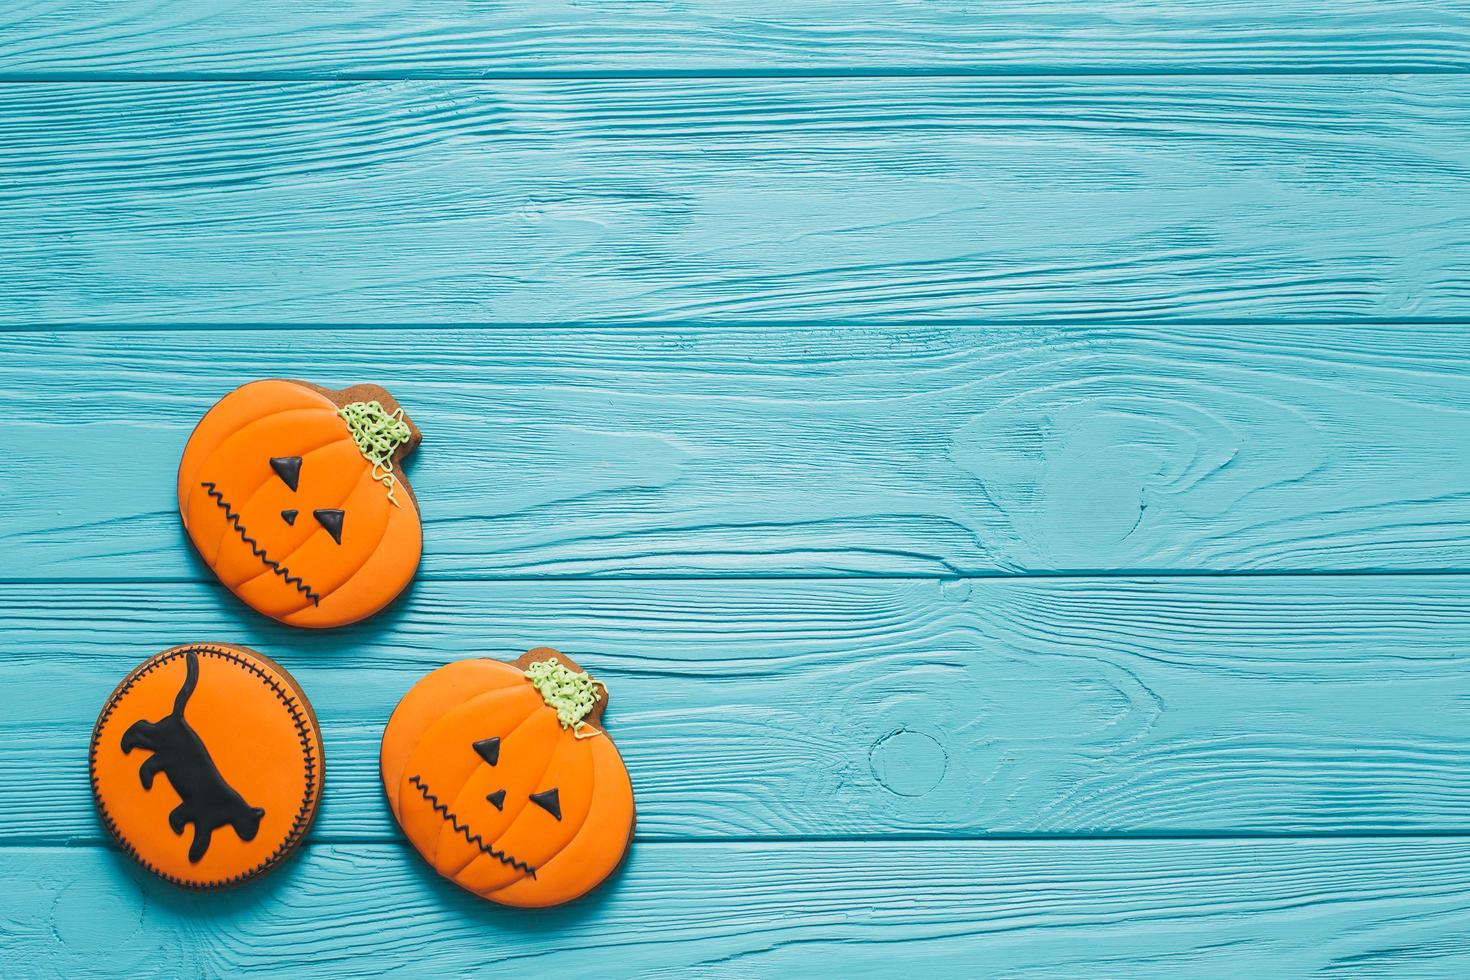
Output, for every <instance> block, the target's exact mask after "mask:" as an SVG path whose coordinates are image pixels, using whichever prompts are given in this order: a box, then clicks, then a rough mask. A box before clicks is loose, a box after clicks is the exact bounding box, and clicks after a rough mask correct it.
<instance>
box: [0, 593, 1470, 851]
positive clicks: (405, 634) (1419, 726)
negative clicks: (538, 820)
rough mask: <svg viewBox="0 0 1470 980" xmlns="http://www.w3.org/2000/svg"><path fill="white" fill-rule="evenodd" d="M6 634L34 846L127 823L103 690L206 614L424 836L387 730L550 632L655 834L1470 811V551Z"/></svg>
mask: <svg viewBox="0 0 1470 980" xmlns="http://www.w3.org/2000/svg"><path fill="white" fill-rule="evenodd" d="M0 635H4V636H5V637H6V638H7V639H6V656H5V658H4V660H3V661H0V690H4V691H5V692H6V704H7V709H6V712H5V716H4V718H3V719H0V741H3V744H4V745H5V746H6V752H5V755H6V764H5V777H4V780H3V782H0V838H3V839H4V840H5V841H9V842H11V843H14V842H17V841H32V842H42V841H46V842H53V843H59V842H78V841H93V842H95V841H97V840H100V839H102V838H101V831H100V830H99V828H98V826H97V822H96V817H95V815H94V813H93V810H92V804H91V797H90V793H89V790H88V785H87V779H86V764H85V759H86V748H87V740H88V737H89V734H90V731H91V727H92V723H93V721H94V720H95V718H96V714H97V711H98V710H99V708H100V707H101V705H102V703H103V701H105V700H106V698H107V695H108V693H109V692H110V691H111V690H112V687H113V686H114V685H115V684H116V683H117V681H118V680H119V679H120V678H121V677H123V676H124V675H125V674H126V672H127V671H128V670H129V669H131V668H132V667H133V666H134V665H135V664H136V663H138V662H140V661H142V660H143V659H144V658H146V657H147V656H149V655H151V654H152V653H154V652H156V651H157V650H160V649H163V648H165V647H167V646H169V645H172V644H176V643H180V642H188V641H190V640H196V639H197V640H210V639H214V640H228V641H231V642H240V643H244V644H246V645H248V646H251V647H254V648H257V649H259V650H260V651H261V652H262V653H265V654H266V655H267V656H270V657H273V658H276V659H278V660H280V661H281V662H282V663H283V664H284V665H285V666H286V667H287V668H288V669H290V670H291V671H292V672H293V674H294V675H295V676H296V678H297V679H298V680H299V681H300V682H301V684H302V685H303V687H304V688H305V690H306V692H307V694H308V695H309V696H310V697H311V699H312V701H313V703H314V705H315V708H316V711H317V714H318V716H319V718H320V719H321V724H322V731H323V735H324V738H325V745H326V757H327V776H326V779H327V791H326V794H325V797H324V801H323V805H322V813H321V819H320V822H319V823H318V825H317V828H316V831H315V833H316V835H317V838H318V839H325V840H335V841H352V840H368V841H384V840H395V839H397V834H396V832H395V830H394V829H393V827H392V824H391V822H390V820H389V818H388V817H387V815H386V813H385V811H384V806H383V802H382V795H381V788H380V785H379V781H378V772H377V754H378V744H379V739H380V737H381V734H382V728H383V725H384V724H385V722H386V720H387V718H388V715H389V714H390V712H391V711H392V708H393V706H394V705H395V704H396V703H397V701H398V699H399V698H400V697H401V696H402V694H403V693H404V692H405V691H406V690H407V689H408V688H409V687H410V686H411V685H412V684H413V683H414V681H416V680H417V679H418V678H419V677H420V676H421V675H422V674H423V673H425V672H427V671H428V670H429V669H431V668H432V667H435V666H438V665H439V664H441V663H444V662H447V661H449V660H454V659H459V658H462V657H467V656H492V657H496V658H499V659H505V660H509V659H513V658H514V657H516V656H517V655H519V654H520V653H523V652H524V651H525V650H527V649H530V648H531V647H534V646H537V645H541V644H553V645H555V646H557V647H558V648H560V649H563V650H565V651H567V652H568V653H569V654H571V655H572V656H573V657H574V658H575V659H576V660H577V662H578V663H580V664H582V665H583V666H584V667H586V668H587V669H588V670H589V671H591V672H592V674H593V675H594V676H596V677H598V678H600V679H601V680H603V681H604V682H605V683H607V684H608V685H609V688H610V689H611V692H612V695H611V706H610V709H609V712H608V723H609V726H610V730H611V731H612V733H613V735H614V738H615V739H616V741H617V744H618V746H619V748H620V750H621V751H622V753H623V755H624V757H625V758H626V759H627V762H628V768H629V770H630V772H631V773H632V776H633V783H634V787H635V790H636V793H637V796H638V835H639V837H640V839H643V840H680V839H689V838H713V839H728V838H732V837H733V838H742V839H743V838H761V839H773V838H809V839H825V838H852V837H873V838H888V837H895V836H915V835H919V836H925V837H955V836H959V837H977V836H983V835H1082V834H1100V835H1116V836H1121V835H1139V834H1148V835H1183V834H1206V835H1212V834H1261V835H1268V834H1287V833H1321V834H1343V833H1370V832H1371V833H1406V832H1434V833H1451V832H1454V833H1463V832H1465V831H1467V830H1470V821H1467V816H1466V815H1467V813H1470V769H1467V767H1466V766H1465V765H1464V762H1463V760H1464V759H1465V757H1466V754H1467V752H1470V711H1467V709H1466V705H1470V674H1467V672H1466V671H1465V668H1464V659H1463V655H1464V644H1465V637H1466V636H1470V577H1462V576H1432V577H1414V576H1390V577H1383V578H1376V577H1362V576H1329V577H1315V578H1287V577H1275V578H1244V579H1212V578H1207V577H1204V578H1180V579H1172V580H1167V581H1148V580H1137V581H1133V580H1106V581H1085V580H1070V579H1069V580H1049V581H1040V580H987V581H974V582H959V583H940V582H933V581H922V580H919V581H872V580H865V581H848V582H842V581H826V582H821V581H766V582H749V581H745V582H720V583H710V582H621V583H615V582H602V583H598V582H573V581H568V582H545V583H532V582H522V583H429V582H421V583H419V584H418V585H417V586H416V587H415V588H414V590H413V592H412V594H411V595H410V596H409V597H408V599H407V600H406V601H405V602H404V603H403V604H401V605H400V606H397V607H395V608H394V609H393V610H391V611H390V612H389V613H388V614H386V618H383V617H380V618H379V619H378V620H374V621H373V622H371V623H366V624H362V625H360V626H355V627H350V628H347V629H344V630H338V631H332V632H330V633H325V634H321V633H310V634H308V633H305V632H304V631H300V630H291V629H288V628H286V627H282V626H277V625H275V624H272V623H270V622H269V621H267V620H264V619H262V618H260V617H256V616H253V615H251V614H249V613H248V612H246V611H244V610H242V609H240V608H239V607H238V605H237V604H236V603H234V602H233V601H232V600H231V599H230V598H229V597H228V596H227V595H225V594H224V593H223V592H222V590H221V589H219V588H218V587H208V588H206V587H205V586H200V585H183V586H168V585H151V586H150V585H124V584H117V585H91V586H66V587H61V588H58V587H48V586H15V585H11V586H4V587H0ZM38 799H42V800H45V801H46V805H45V806H43V807H38V806H37V805H36V801H37V800H38Z"/></svg>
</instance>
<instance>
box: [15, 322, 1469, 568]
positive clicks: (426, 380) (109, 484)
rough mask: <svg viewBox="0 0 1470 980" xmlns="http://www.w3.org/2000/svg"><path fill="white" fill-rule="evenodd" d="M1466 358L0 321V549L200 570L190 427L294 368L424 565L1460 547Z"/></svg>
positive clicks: (629, 333) (1262, 332)
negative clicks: (344, 434) (365, 409)
mask: <svg viewBox="0 0 1470 980" xmlns="http://www.w3.org/2000/svg"><path fill="white" fill-rule="evenodd" d="M1467 361H1470V330H1467V329H1466V328H1465V327H1464V326H1463V325H1461V324H1452V325H1448V326H1444V327H1428V326H1410V325H1402V324H1400V325H1391V326H1385V327H1373V328H1368V327H1356V328H1355V327H1340V326H1306V327H1297V328H1285V327H1266V326H1242V325H1229V326H1201V325H1190V326H1159V325H1153V326H1149V325H1136V324H1135V325H1115V326H1056V325H1049V326H1040V325H1038V326H1027V327H1024V328H1023V327H1008V328H996V329H967V328H960V327H942V328H941V327H912V326H904V327H886V328H881V329H880V328H874V329H833V330H784V329H776V328H767V329H746V328H735V327H733V326H732V327H711V328H705V329H693V328H681V327H665V328H646V329H642V328H640V329H635V328H632V327H610V328H605V329H590V328H576V329H502V330H484V329H473V328H453V329H450V328H435V329H383V330H351V329H331V330H306V329H289V330H275V331H271V330H264V331H231V330H207V331H186V332H154V331H150V332H132V333H129V332H120V331H99V332H70V333H59V334H53V333H28V332H13V333H5V334H0V363H3V364H5V370H4V377H3V381H0V417H3V418H5V419H7V420H8V422H7V424H6V425H5V426H0V453H3V455H4V457H5V458H6V459H7V460H8V461H9V465H8V466H6V467H4V468H3V469H0V497H3V498H4V499H5V501H6V507H5V513H4V517H3V520H0V547H3V549H4V552H5V554H6V555H7V556H8V561H7V564H6V568H5V570H4V574H5V576H6V577H8V578H10V579H12V580H17V579H19V580H25V579H34V578H41V579H48V580H49V579H97V578H112V579H123V580H140V579H160V578H161V579H184V580H188V579H193V580H200V579H208V578H209V577H210V576H209V573H208V572H207V570H204V569H203V568H201V567H200V566H199V564H198V563H197V561H196V560H195V559H194V557H193V553H192V551H191V549H190V548H189V547H188V545H187V542H186V541H185V539H184V537H183V535H182V532H181V531H180V529H179V527H178V519H177V514H176V504H175V500H174V480H173V474H174V472H175V470H176V468H177V464H178V459H179V456H180V454H181V452H182V450H183V446H184V443H185V441H186V439H187V437H188V433H189V432H190V430H191V428H192V426H193V425H194V424H195V422H197V420H198V419H199V417H200V416H201V415H202V414H203V413H204V412H205V411H206V410H207V408H208V407H209V405H211V404H212V403H213V402H214V400H215V399H217V398H218V397H220V396H221V395H223V394H224V393H225V392H226V391H229V390H230V389H232V388H233V387H235V386H236V385H238V384H241V383H243V382H245V381H247V380H250V379H252V378H257V377H269V376H287V377H292V376H295V377H304V378H307V379H310V380H315V381H318V382H321V383H326V384H330V385H333V386H345V385H348V384H352V383H355V382H360V381H374V382H379V383H382V384H385V385H387V386H388V387H389V388H390V389H391V390H392V391H393V392H395V394H396V395H397V396H398V397H399V399H400V400H401V401H402V402H403V404H404V405H406V406H407V407H408V411H409V413H410V415H412V416H413V418H414V419H415V420H416V421H417V422H418V423H419V425H420V426H421V427H422V428H423V430H424V432H425V433H426V440H425V442H424V444H423V447H422V448H421V449H420V450H419V452H418V454H417V458H416V459H415V460H413V461H411V462H410V464H409V468H408V472H409V474H410V477H411V479H412V481H413V484H414V487H415V489H416V491H417V493H418V495H419V499H420V500H421V502H422V504H423V509H424V513H425V515H426V520H427V525H426V532H425V534H426V554H425V558H424V566H423V568H422V571H421V575H422V577H425V578H446V577H448V578H459V579H463V578H485V577H491V578H505V577H546V576H558V577H565V576H588V575H596V576H649V575H665V576H669V575H672V576H679V577H688V576H722V577H738V576H752V575H873V574H876V575H915V576H940V577H944V576H954V575H968V574H976V573H980V574H994V573H1006V574H1011V573H1029V572H1055V571H1068V572H1087V573H1091V572H1094V571H1107V572H1117V571H1132V572H1138V571H1155V570H1172V571H1199V570H1230V571H1240V570H1262V569H1270V570H1297V571H1324V570H1325V571H1344V570H1356V569H1396V570H1403V569H1435V570H1447V569H1448V570H1453V569H1465V568H1467V567H1470V534H1467V533H1466V532H1467V530H1470V457H1467V455H1466V454H1465V453H1464V451H1463V444H1464V439H1463V435H1464V433H1465V432H1466V431H1470V372H1467V371H1466V370H1465V365H1466V363H1467ZM324 371H325V372H326V373H324Z"/></svg>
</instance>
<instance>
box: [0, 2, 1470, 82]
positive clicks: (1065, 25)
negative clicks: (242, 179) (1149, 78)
mask: <svg viewBox="0 0 1470 980" xmlns="http://www.w3.org/2000/svg"><path fill="white" fill-rule="evenodd" d="M1467 65H1470V11H1467V9H1466V7H1465V5H1464V4H1463V3H1458V2H1454V0H1416V2H1414V3H1402V2H1393V0H1340V2H1337V3H1334V4H1332V5H1331V6H1329V7H1323V6H1322V5H1320V4H1309V3H1305V2H1303V0H1264V2H1241V0H1230V2H1220V3H1210V4H1200V3H1190V2H1188V0H1165V2H1157V3H1149V4H1139V3H1136V2H1132V0H1091V2H1081V0H997V2H992V3H986V4H984V5H983V6H979V7H977V6H975V5H972V4H965V3H955V2H952V0H917V2H914V0H909V2H896V0H858V2H852V3H835V2H831V0H792V2H787V3H781V4H770V3H759V2H754V0H689V2H679V3H674V2H667V0H662V2H653V3H648V2H639V3H628V2H623V3H613V2H600V3H577V2H575V0H550V2H540V3H535V4H478V3H465V2H463V0H395V2H388V0H367V2H357V3H351V4H342V3H334V2H331V0H305V2H287V0H260V2H254V3H246V2H243V0H181V2H173V3H165V2H161V0H122V2H115V0H111V2H110V0H78V2H69V3H55V2H34V3H25V4H19V5H12V6H11V8H10V9H8V10H7V11H5V12H4V13H0V73H4V74H8V75H11V76H18V77H26V78H35V77H55V76H76V75H88V74H100V73H106V74H109V75H115V76H121V77H138V76H146V75H150V74H152V75H159V74H162V75H169V76H179V75H184V76H188V75H191V74H193V75H200V74H203V75H225V74H245V75H257V76H258V75H262V74H265V75H272V76H289V77H351V76H353V75H379V76H381V75H398V76H413V77H438V78H449V77H453V78H476V77H480V76H483V75H486V74H510V73H528V74H536V73H546V74H583V73H698V72H762V71H764V72H773V71H774V72H792V71H800V72H839V73H847V72H854V71H902V70H908V71H913V70H927V71H945V72H966V71H988V72H1005V71H1079V70H1091V71H1128V70H1135V71H1136V70H1143V69H1162V70H1175V71H1186V72H1197V71H1202V70H1206V71H1208V70H1214V71H1223V70H1242V69H1244V70H1261V69H1264V70H1271V71H1281V70H1322V69H1324V68H1333V69H1351V70H1367V71H1399V70H1405V69H1418V70H1436V69H1463V68H1465V67H1467Z"/></svg>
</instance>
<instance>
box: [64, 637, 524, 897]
mask: <svg viewBox="0 0 1470 980" xmlns="http://www.w3.org/2000/svg"><path fill="white" fill-rule="evenodd" d="M191 651H192V652H194V653H195V654H197V655H199V656H204V657H216V658H219V659H221V660H226V661H229V662H231V663H233V664H235V665H236V666H238V667H243V668H244V669H245V670H246V671H247V672H249V673H251V674H254V675H255V676H256V677H257V678H259V679H260V680H261V681H263V682H264V683H265V685H266V688H267V689H268V690H269V691H270V692H271V693H272V694H274V695H275V696H276V699H277V700H279V701H280V702H281V704H282V705H283V706H284V707H285V708H286V710H287V711H288V712H290V715H291V723H292V726H293V727H294V728H295V729H296V736H297V740H298V741H299V742H300V744H301V754H302V762H303V765H304V766H305V769H306V773H305V786H304V791H303V793H302V798H301V805H300V806H299V807H298V808H297V810H296V818H295V820H293V821H292V823H291V829H290V831H289V832H288V833H287V834H286V836H285V838H284V839H283V840H282V841H281V843H280V845H279V846H278V847H277V848H276V849H275V850H274V851H273V852H271V854H270V855H268V856H267V857H265V858H264V859H262V860H261V861H260V862H259V863H258V864H257V865H256V866H255V867H253V868H250V869H248V870H246V871H241V872H239V873H237V874H234V875H231V876H229V877H227V878H221V879H219V880H217V881H189V880H186V879H184V878H180V877H178V876H176V875H173V874H170V873H169V872H167V871H164V870H163V869H162V868H159V867H157V866H155V865H154V864H153V863H152V862H151V861H149V860H147V859H146V858H144V857H143V856H142V855H141V854H140V853H138V849H137V847H136V846H135V845H134V844H133V843H132V842H131V841H129V840H127V839H125V838H124V837H123V835H122V833H121V832H120V831H119V830H118V827H117V823H116V821H114V820H113V819H112V814H111V813H109V812H108V811H107V804H106V803H105V802H104V801H103V799H102V791H101V786H100V785H99V783H98V781H97V748H98V747H97V741H98V737H99V736H100V735H101V733H102V729H103V727H104V726H105V725H106V724H107V722H108V721H110V720H111V718H112V716H113V714H114V713H115V712H116V711H117V706H118V705H119V704H121V703H122V700H123V698H124V697H126V696H127V695H128V694H129V693H130V692H131V691H132V689H133V688H134V687H135V686H136V685H137V683H138V682H139V681H141V680H142V679H143V678H144V677H147V676H148V675H149V674H151V673H154V672H155V671H157V670H158V669H159V668H161V667H163V666H164V665H165V664H167V663H170V662H172V661H174V660H177V659H179V658H180V657H184V656H187V655H188V654H189V653H190V652H191ZM87 759H88V768H89V769H90V770H91V771H90V773H89V776H90V782H91V784H92V795H93V798H94V799H95V800H96V802H97V810H98V814H99V815H100V816H101V818H102V825H103V827H104V828H105V829H106V830H107V832H108V834H109V835H111V836H112V839H113V840H115V841H117V843H118V846H120V847H121V848H122V850H123V852H124V853H125V854H127V855H128V856H129V857H130V858H132V859H133V860H135V861H137V862H138V863H139V864H141V865H142V866H143V867H144V868H146V869H147V870H148V871H150V872H151V873H153V874H155V875H157V876H158V877H160V878H162V879H163V880H164V881H167V882H168V883H169V884H172V885H178V886H180V887H183V888H194V889H198V890H212V889H216V888H227V887H229V886H231V885H236V884H239V883H240V882H243V881H247V880H249V879H251V878H254V877H256V876H258V875H261V874H263V873H265V872H266V871H268V870H270V869H271V868H272V867H274V866H275V865H276V864H277V863H279V862H280V861H281V859H282V858H284V857H285V856H286V854H287V853H288V852H290V851H291V849H292V848H294V847H295V846H296V845H297V844H298V843H300V842H301V839H302V837H304V836H305V833H306V827H307V824H309V823H310V822H311V815H312V812H313V810H314V809H315V808H314V805H313V796H314V795H315V793H316V787H317V778H316V763H317V760H316V751H315V746H314V740H313V739H312V738H311V726H310V725H308V724H307V722H306V719H305V716H304V715H303V713H302V710H301V702H300V701H299V699H298V698H297V697H296V695H295V693H294V692H293V691H291V690H290V689H289V688H288V687H287V686H286V685H285V684H284V682H283V681H281V680H280V679H278V678H276V677H273V676H272V675H270V674H268V673H266V672H265V671H264V670H263V669H262V668H261V667H260V666H259V665H257V664H255V663H253V662H251V661H250V660H248V659H247V658H245V657H244V656H242V655H241V654H240V653H238V652H236V651H234V650H230V649H227V648H224V647H217V646H210V645H209V644H205V643H191V644H187V645H185V646H181V647H175V648H174V649H172V650H165V651H164V652H163V653H161V654H156V655H154V656H153V657H150V658H149V659H148V660H147V661H145V662H144V663H142V664H140V665H139V666H137V667H135V668H133V671H132V673H130V674H129V675H128V676H127V677H126V678H124V679H123V682H122V683H121V684H120V685H118V688H117V690H116V691H114V692H113V693H112V696H111V697H109V698H108V699H107V703H106V704H105V705H103V707H102V714H101V715H100V716H99V717H98V719H97V726H96V727H95V728H94V729H92V741H91V744H90V746H89V747H88V752H87ZM532 877H535V876H534V875H533V876H532Z"/></svg>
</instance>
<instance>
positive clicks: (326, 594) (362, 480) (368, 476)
mask: <svg viewBox="0 0 1470 980" xmlns="http://www.w3.org/2000/svg"><path fill="white" fill-rule="evenodd" d="M365 484H372V485H374V486H377V485H379V484H378V482H377V481H376V480H374V479H372V471H371V470H363V471H362V475H361V476H360V477H359V478H358V480H357V482H356V483H354V484H353V485H352V486H351V487H349V488H348V490H347V493H346V495H345V496H343V498H342V499H341V500H339V501H338V502H337V503H338V506H341V507H345V506H346V504H347V502H348V501H350V500H351V499H352V496H353V494H355V493H357V491H358V490H359V489H360V488H361V487H362V486H363V485H365ZM392 521H393V515H392V513H391V512H390V513H389V514H388V516H387V517H386V518H385V519H384V521H383V527H382V528H381V529H380V530H379V532H378V536H377V538H375V539H374V540H373V542H372V547H371V548H369V549H368V553H367V557H366V558H364V559H363V561H362V563H361V564H360V565H359V566H358V567H357V568H355V569H353V570H352V572H351V573H350V574H349V575H348V576H347V578H345V579H343V580H342V581H341V582H340V583H338V584H337V585H334V586H332V587H331V588H329V589H326V590H324V591H321V592H318V593H317V599H318V600H320V599H328V598H331V596H332V594H333V593H335V592H340V591H341V590H343V589H345V588H346V587H347V586H348V585H350V584H351V583H352V582H353V581H354V580H356V579H357V577H358V575H359V574H361V573H362V572H363V571H364V569H366V568H367V566H368V562H369V560H370V559H371V558H372V557H373V555H374V553H376V552H377V551H378V549H379V548H380V547H381V546H382V544H383V539H384V538H386V537H387V536H388V527H389V525H390V524H391V523H392ZM354 534H358V536H359V537H360V534H359V533H358V532H354ZM340 543H341V542H338V544H340ZM309 544H311V538H310V537H308V538H307V539H306V540H305V541H303V542H301V543H300V544H299V545H297V546H296V547H295V548H293V549H291V553H290V554H288V555H287V556H286V560H287V561H290V560H291V559H292V558H293V557H294V556H295V555H296V554H297V553H299V552H300V551H301V549H303V548H305V547H307V546H308V545H309ZM264 574H265V573H264V572H261V573H259V575H256V576H253V577H251V578H248V579H246V580H245V581H244V582H242V583H241V586H240V587H241V588H244V587H245V586H246V585H249V584H250V583H251V582H254V581H255V580H256V579H257V578H259V577H260V575H264ZM312 604H313V605H320V604H321V603H320V602H318V601H314V602H313V603H312ZM298 611H300V610H298Z"/></svg>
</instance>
